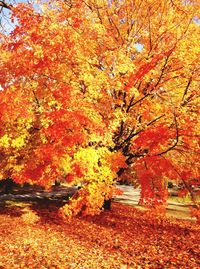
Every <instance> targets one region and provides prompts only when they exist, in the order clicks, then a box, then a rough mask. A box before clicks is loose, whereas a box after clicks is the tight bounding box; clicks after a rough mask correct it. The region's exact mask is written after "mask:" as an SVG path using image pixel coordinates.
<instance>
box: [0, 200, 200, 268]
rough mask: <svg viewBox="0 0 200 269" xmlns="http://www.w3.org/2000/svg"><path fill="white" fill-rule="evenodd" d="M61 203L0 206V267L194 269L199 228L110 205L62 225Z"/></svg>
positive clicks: (197, 261) (191, 223)
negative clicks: (104, 209) (100, 211)
mask: <svg viewBox="0 0 200 269" xmlns="http://www.w3.org/2000/svg"><path fill="white" fill-rule="evenodd" d="M60 206H61V202H59V201H57V202H55V201H50V200H47V199H46V200H45V199H44V201H42V202H41V201H40V203H36V202H32V203H25V202H5V203H2V204H1V206H0V250H1V255H0V268H1V269H3V268H5V269H13V268H32V269H33V268H35V269H43V268H49V269H53V268H60V269H61V268H63V269H68V268H77V269H81V268H82V269H87V268H90V269H94V268H96V269H100V268H112V269H115V268H116V269H125V268H127V269H128V268H129V269H131V268H141V269H145V268H152V269H153V268H154V269H159V268H160V269H161V268H164V269H166V268H167V269H172V268H174V269H177V268H179V269H181V268H182V269H186V268H187V269H190V268H191V269H195V268H196V269H197V268H199V267H200V263H199V261H200V257H199V253H200V227H199V225H198V224H197V223H195V222H189V221H181V220H176V219H166V218H161V217H158V216H157V215H155V214H154V213H150V212H144V211H139V210H138V209H135V208H133V207H131V206H128V205H122V204H120V203H113V206H112V211H105V212H103V213H102V214H101V215H99V216H94V217H78V218H75V219H74V220H72V221H71V222H66V221H65V222H64V221H63V220H62V218H61V217H60V216H59V214H58V209H59V207H60Z"/></svg>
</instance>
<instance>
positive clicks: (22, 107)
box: [0, 0, 200, 215]
mask: <svg viewBox="0 0 200 269" xmlns="http://www.w3.org/2000/svg"><path fill="white" fill-rule="evenodd" d="M10 8H11V13H12V18H13V20H15V19H16V18H17V21H18V24H17V25H16V26H15V29H14V30H13V31H12V32H11V34H10V35H4V34H2V35H1V51H2V53H1V65H2V67H1V69H2V70H3V72H2V76H1V77H0V82H1V85H2V86H1V87H2V90H1V92H0V100H1V101H0V105H1V111H0V121H1V133H0V134H1V137H0V157H1V164H0V168H1V171H2V172H1V178H6V177H12V178H13V179H14V180H15V181H16V182H18V183H23V182H29V183H37V184H40V185H44V186H46V187H48V186H50V185H51V184H52V182H53V181H55V180H57V179H59V180H61V181H67V182H71V184H76V183H80V184H82V186H83V188H82V189H81V190H80V191H79V193H78V194H77V195H76V197H74V199H72V201H71V203H70V204H69V205H66V206H65V209H64V211H65V212H66V214H69V215H71V214H78V212H80V211H84V212H85V213H86V214H92V215H93V214H95V213H99V211H100V209H101V207H102V204H103V200H104V199H105V198H106V199H108V198H110V197H111V196H112V195H113V193H114V192H115V190H114V187H113V184H114V182H115V181H116V180H120V179H121V178H122V179H123V175H124V173H128V174H129V173H132V174H133V175H134V176H135V177H137V180H133V181H135V182H137V183H138V182H139V184H140V185H141V188H142V191H141V203H148V204H150V205H151V204H162V203H165V201H166V198H167V190H166V182H167V180H168V179H169V178H170V179H174V180H182V181H183V183H184V186H185V189H186V192H187V193H188V192H189V193H190V194H191V196H192V199H193V200H194V197H193V194H192V188H191V181H193V179H196V181H195V183H194V182H193V183H194V184H195V185H199V174H200V170H199V169H200V163H199V152H200V150H199V148H200V139H199V130H200V125H199V124H200V122H199V121H198V114H199V112H200V106H199V104H200V103H199V96H200V93H199V81H198V77H199V66H198V65H199V53H200V51H199V48H200V46H198V44H197V42H198V40H199V39H198V38H197V37H198V35H199V29H200V28H199V24H198V23H197V22H196V21H195V20H194V19H193V18H195V17H198V16H199V13H198V12H199V4H198V2H197V1H195V0H191V1H187V2H186V3H185V4H183V2H182V1H179V0H177V1H170V0H169V1H168V0H167V1H163V0H159V1H155V0H145V1H141V0H136V1H134V2H133V1H131V0H127V1H105V0H99V1H93V0H91V1H82V0H79V1H72V0H71V1H42V2H41V3H38V6H37V8H36V9H34V8H33V7H32V6H31V5H30V4H19V5H16V6H13V7H10ZM194 44H195V45H194Z"/></svg>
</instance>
